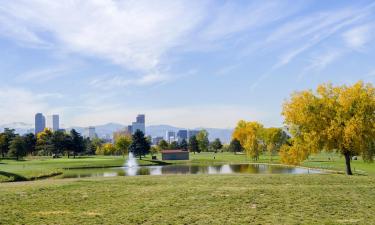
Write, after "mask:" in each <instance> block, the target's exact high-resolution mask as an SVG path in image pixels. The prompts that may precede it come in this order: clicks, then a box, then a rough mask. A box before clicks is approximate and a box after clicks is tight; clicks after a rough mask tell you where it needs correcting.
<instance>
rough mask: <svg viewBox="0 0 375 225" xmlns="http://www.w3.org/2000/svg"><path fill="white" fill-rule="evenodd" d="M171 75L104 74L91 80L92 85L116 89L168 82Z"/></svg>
mask: <svg viewBox="0 0 375 225" xmlns="http://www.w3.org/2000/svg"><path fill="white" fill-rule="evenodd" d="M171 79H172V78H171V76H169V75H166V74H159V73H152V74H147V75H144V76H140V77H137V78H127V77H126V76H104V77H99V78H95V79H93V80H92V81H91V82H90V85H91V87H94V88H101V89H114V88H119V87H129V86H147V85H153V84H158V83H162V82H167V81H169V80H171Z"/></svg>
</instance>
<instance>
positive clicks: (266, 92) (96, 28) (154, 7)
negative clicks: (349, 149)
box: [0, 0, 375, 129]
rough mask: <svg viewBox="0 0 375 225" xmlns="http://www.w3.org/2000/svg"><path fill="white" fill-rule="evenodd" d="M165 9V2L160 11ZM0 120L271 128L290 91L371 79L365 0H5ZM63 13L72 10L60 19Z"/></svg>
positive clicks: (0, 22) (0, 31)
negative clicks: (144, 120) (40, 116)
mask: <svg viewBox="0 0 375 225" xmlns="http://www.w3.org/2000/svg"><path fill="white" fill-rule="evenodd" d="M166 9H168V10H166ZM0 13H1V15H2V16H1V17H0V47H1V49H2V51H1V52H0V57H1V58H2V62H0V70H1V71H2V72H1V74H0V78H1V79H2V83H1V85H0V102H1V103H2V104H1V105H0V124H6V123H11V122H27V123H32V122H33V116H32V115H34V114H35V113H37V112H45V113H46V115H51V114H59V115H64V118H62V121H60V123H61V124H64V125H65V126H66V127H70V126H82V127H88V126H90V125H96V124H105V123H109V122H116V123H121V124H128V123H129V121H132V119H133V116H134V115H136V114H137V113H138V112H143V113H145V114H147V115H148V124H150V125H158V124H171V125H173V126H177V127H185V128H190V129H194V128H196V127H214V128H233V127H235V125H236V123H237V121H238V120H240V119H245V120H250V121H252V120H257V121H260V122H262V123H263V124H265V126H267V127H269V126H276V127H281V126H282V125H283V124H282V121H283V118H282V116H281V105H282V103H283V102H284V100H285V99H287V98H288V97H289V96H290V94H291V93H293V92H294V91H298V90H304V89H313V88H315V87H316V86H317V85H318V84H320V83H324V82H332V83H334V84H352V83H354V82H355V81H357V80H363V81H364V82H370V83H374V82H375V66H374V65H373V62H372V58H374V57H375V51H374V48H375V42H374V39H375V34H374V32H373V30H374V29H375V3H374V2H372V1H368V0H367V1H366V0H360V1H350V2H349V1H330V2H327V3H325V4H320V3H319V2H316V1H303V2H298V3H296V2H295V1H266V2H265V1H210V0H207V1H183V0H182V1H168V0H167V1H163V2H158V3H156V2H154V3H150V2H147V1H142V0H140V1H130V2H127V1H99V2H96V1H87V2H80V1H71V2H69V3H65V2H50V3H41V2H40V1H36V0H30V1H8V2H3V3H2V7H1V8H0ZM66 15H71V17H70V18H69V19H67V18H66Z"/></svg>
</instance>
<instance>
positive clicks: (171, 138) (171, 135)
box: [165, 131, 176, 143]
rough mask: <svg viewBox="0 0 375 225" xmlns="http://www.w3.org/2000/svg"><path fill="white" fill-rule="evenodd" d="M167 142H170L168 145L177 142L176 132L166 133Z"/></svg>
mask: <svg viewBox="0 0 375 225" xmlns="http://www.w3.org/2000/svg"><path fill="white" fill-rule="evenodd" d="M165 140H166V141H167V142H168V143H172V142H174V141H175V140H176V132H174V131H167V132H166V133H165Z"/></svg>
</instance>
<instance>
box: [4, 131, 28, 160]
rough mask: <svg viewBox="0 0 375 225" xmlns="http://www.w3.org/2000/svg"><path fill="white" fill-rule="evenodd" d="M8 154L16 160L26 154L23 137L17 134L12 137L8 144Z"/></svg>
mask: <svg viewBox="0 0 375 225" xmlns="http://www.w3.org/2000/svg"><path fill="white" fill-rule="evenodd" d="M8 155H9V156H10V157H16V159H17V160H19V158H22V157H23V156H25V155H26V145H25V140H24V138H23V137H21V136H19V135H17V136H16V137H14V138H13V139H12V141H11V142H10V145H9V152H8Z"/></svg>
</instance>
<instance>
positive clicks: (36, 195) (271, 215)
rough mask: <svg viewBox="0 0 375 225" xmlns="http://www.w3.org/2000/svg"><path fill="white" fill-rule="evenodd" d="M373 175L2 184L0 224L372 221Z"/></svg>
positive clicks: (374, 220)
mask: <svg viewBox="0 0 375 225" xmlns="http://www.w3.org/2000/svg"><path fill="white" fill-rule="evenodd" d="M374 187H375V178H374V177H371V176H345V175H338V174H336V175H335V174H330V175H322V174H321V175H179V176H175V175H174V176H139V177H116V178H95V179H94V178H89V179H64V180H42V181H30V182H15V183H2V184H0V190H1V191H0V199H1V204H0V224H375V214H374V211H375V189H374Z"/></svg>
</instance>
